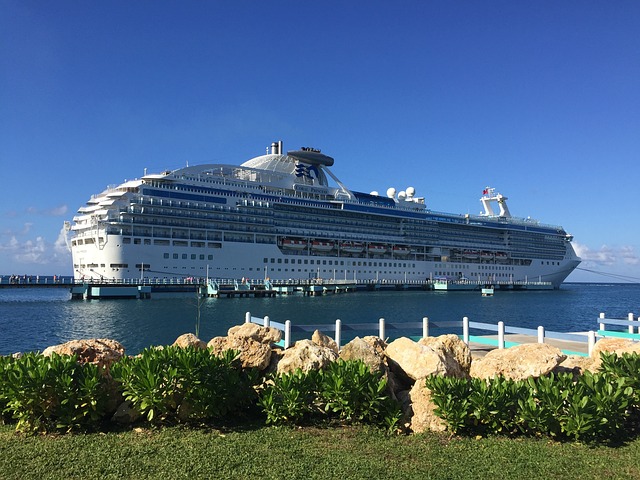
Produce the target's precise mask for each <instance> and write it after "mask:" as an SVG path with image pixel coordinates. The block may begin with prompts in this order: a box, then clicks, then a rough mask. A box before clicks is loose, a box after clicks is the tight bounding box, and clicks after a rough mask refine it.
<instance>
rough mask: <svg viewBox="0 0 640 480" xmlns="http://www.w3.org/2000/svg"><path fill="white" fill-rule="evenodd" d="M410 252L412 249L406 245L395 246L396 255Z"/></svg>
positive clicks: (404, 254)
mask: <svg viewBox="0 0 640 480" xmlns="http://www.w3.org/2000/svg"><path fill="white" fill-rule="evenodd" d="M410 252H411V250H410V249H409V247H406V246H404V245H394V246H393V253H394V255H400V256H406V255H409V253H410Z"/></svg>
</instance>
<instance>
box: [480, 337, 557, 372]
mask: <svg viewBox="0 0 640 480" xmlns="http://www.w3.org/2000/svg"><path fill="white" fill-rule="evenodd" d="M566 358H567V356H566V355H565V354H564V353H562V351H561V350H560V349H559V348H556V347H552V346H551V345H548V344H546V343H526V344H522V345H517V346H515V347H511V348H505V349H495V350H492V351H490V352H489V353H487V354H486V355H485V356H484V357H483V358H478V359H475V360H474V361H473V362H472V363H471V370H470V374H471V376H472V377H474V378H484V379H489V378H493V377H496V376H500V375H502V376H504V377H506V378H511V379H513V380H523V379H525V378H528V377H540V376H542V375H546V374H548V373H550V372H551V371H553V370H554V369H555V368H556V367H557V366H558V365H560V364H561V363H562V362H564V360H565V359H566Z"/></svg>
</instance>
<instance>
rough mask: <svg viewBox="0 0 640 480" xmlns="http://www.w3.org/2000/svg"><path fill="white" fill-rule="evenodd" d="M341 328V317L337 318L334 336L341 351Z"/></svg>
mask: <svg viewBox="0 0 640 480" xmlns="http://www.w3.org/2000/svg"><path fill="white" fill-rule="evenodd" d="M341 329H342V322H341V321H340V319H337V320H336V336H335V338H334V340H335V342H336V345H338V351H340V341H341V340H342V339H341V338H340V337H341V336H342V335H341Z"/></svg>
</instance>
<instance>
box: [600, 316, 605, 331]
mask: <svg viewBox="0 0 640 480" xmlns="http://www.w3.org/2000/svg"><path fill="white" fill-rule="evenodd" d="M600 320H604V313H601V314H600ZM600 330H606V328H605V325H604V323H600Z"/></svg>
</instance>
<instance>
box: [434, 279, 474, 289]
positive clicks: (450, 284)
mask: <svg viewBox="0 0 640 480" xmlns="http://www.w3.org/2000/svg"><path fill="white" fill-rule="evenodd" d="M477 288H478V285H477V284H476V283H473V282H470V281H469V279H467V278H464V277H462V278H458V279H455V280H454V279H451V278H446V277H438V278H435V279H434V280H433V289H434V290H442V291H452V290H456V291H462V290H477Z"/></svg>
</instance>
